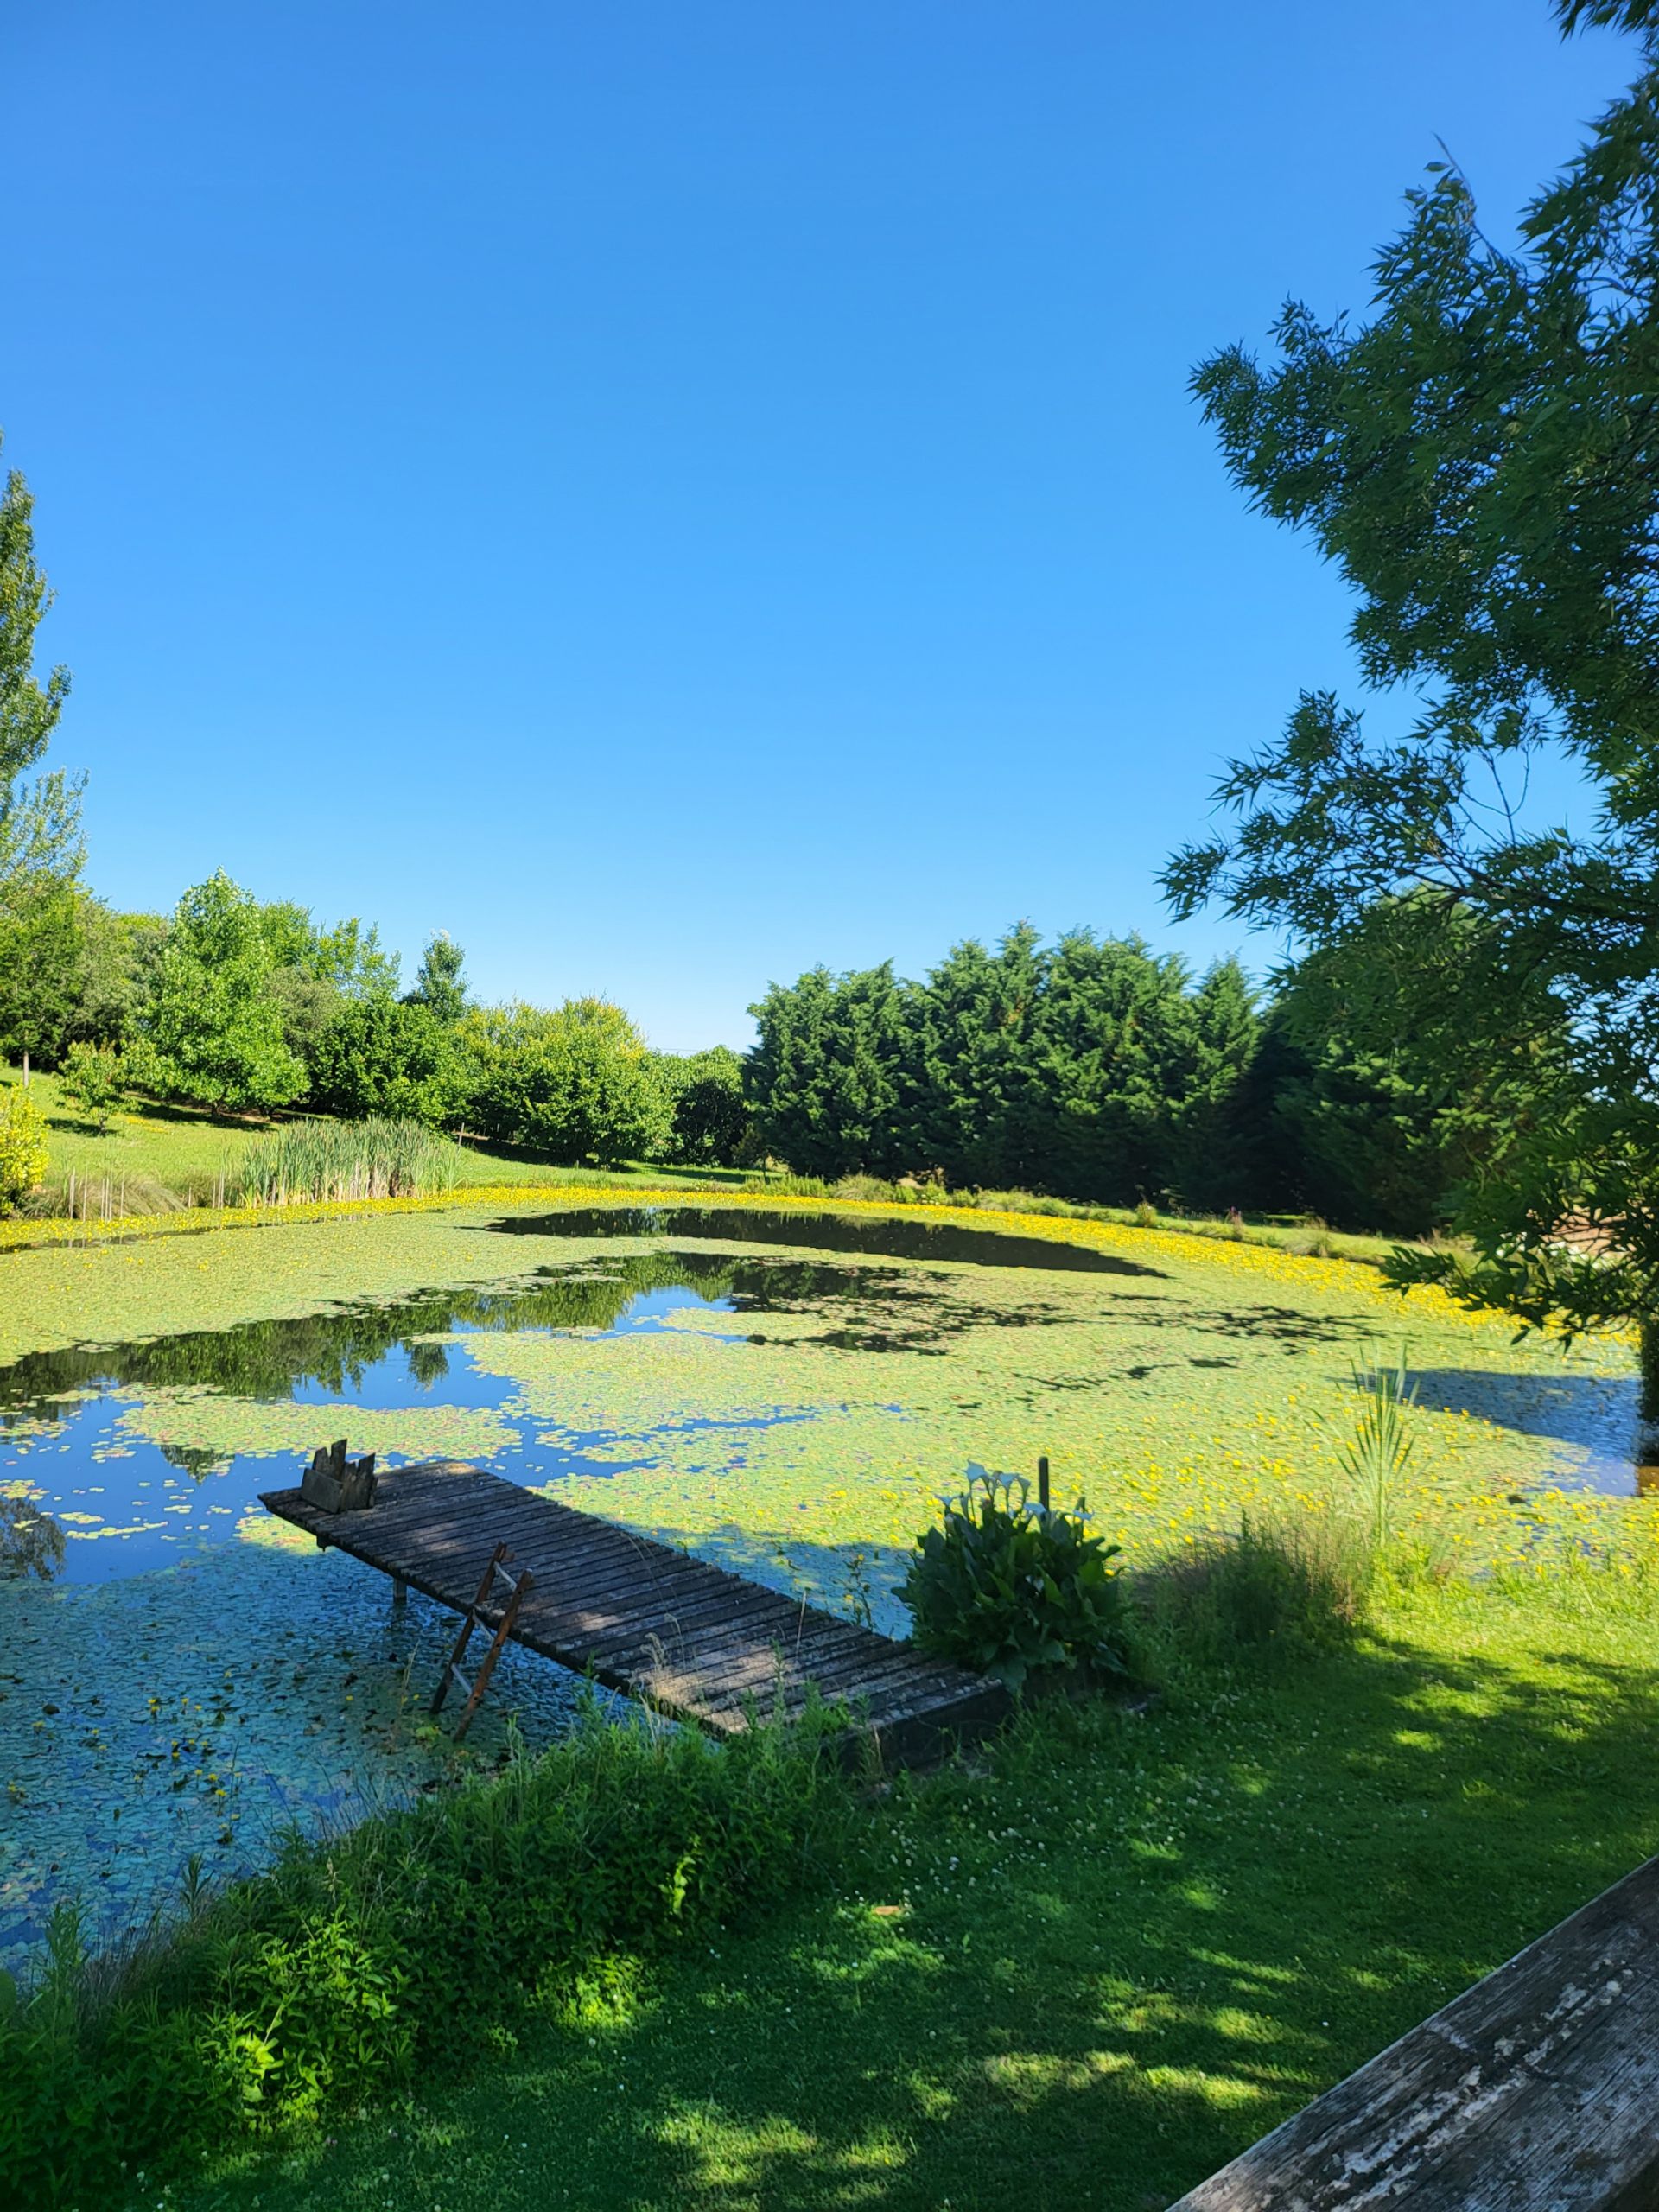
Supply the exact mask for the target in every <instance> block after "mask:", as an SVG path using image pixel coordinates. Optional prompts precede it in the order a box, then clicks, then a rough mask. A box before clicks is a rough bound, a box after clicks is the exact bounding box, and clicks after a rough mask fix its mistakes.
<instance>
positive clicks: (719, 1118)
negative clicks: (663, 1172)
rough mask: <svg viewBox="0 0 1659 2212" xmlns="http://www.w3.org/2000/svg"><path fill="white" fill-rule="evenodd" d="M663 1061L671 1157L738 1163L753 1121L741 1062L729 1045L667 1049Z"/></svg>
mask: <svg viewBox="0 0 1659 2212" xmlns="http://www.w3.org/2000/svg"><path fill="white" fill-rule="evenodd" d="M659 1065H660V1066H661V1069H662V1073H663V1078H664V1082H665V1083H666V1084H667V1086H668V1090H669V1096H670V1097H671V1101H672V1104H673V1113H674V1121H673V1134H672V1136H671V1141H670V1156H671V1158H672V1159H674V1160H679V1161H681V1162H683V1164H684V1165H685V1166H691V1167H733V1166H736V1165H737V1164H738V1162H739V1160H741V1157H742V1155H743V1153H744V1150H745V1147H746V1146H747V1142H748V1140H749V1136H750V1132H751V1122H752V1116H751V1115H750V1112H749V1108H748V1104H747V1101H746V1100H745V1098H744V1096H743V1063H742V1061H741V1059H740V1058H738V1056H737V1054H736V1053H735V1052H733V1051H732V1049H731V1047H730V1046H728V1045H715V1046H711V1047H710V1048H709V1051H707V1052H689V1053H687V1054H686V1055H685V1056H684V1058H675V1057H673V1056H672V1055H671V1054H668V1053H664V1054H663V1055H661V1057H660V1061H659Z"/></svg>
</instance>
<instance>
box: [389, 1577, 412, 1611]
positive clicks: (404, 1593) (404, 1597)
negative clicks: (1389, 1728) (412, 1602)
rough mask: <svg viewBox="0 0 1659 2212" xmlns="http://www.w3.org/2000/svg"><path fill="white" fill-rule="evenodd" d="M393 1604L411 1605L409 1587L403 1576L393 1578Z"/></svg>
mask: <svg viewBox="0 0 1659 2212" xmlns="http://www.w3.org/2000/svg"><path fill="white" fill-rule="evenodd" d="M391 1602H392V1604H393V1605H407V1604H408V1603H409V1585H408V1583H407V1582H405V1581H404V1578H403V1576H402V1575H401V1574H394V1575H393V1576H392V1578H391Z"/></svg>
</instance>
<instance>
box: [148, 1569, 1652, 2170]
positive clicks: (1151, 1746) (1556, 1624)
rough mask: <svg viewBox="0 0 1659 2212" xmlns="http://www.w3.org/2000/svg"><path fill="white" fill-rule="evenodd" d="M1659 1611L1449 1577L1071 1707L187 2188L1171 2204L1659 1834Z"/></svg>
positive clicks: (1572, 1580)
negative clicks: (1323, 1650) (1134, 1707)
mask: <svg viewBox="0 0 1659 2212" xmlns="http://www.w3.org/2000/svg"><path fill="white" fill-rule="evenodd" d="M1652 1597H1653V1593H1652V1592H1651V1590H1650V1589H1649V1588H1648V1587H1646V1586H1637V1585H1634V1584H1631V1583H1628V1582H1624V1581H1621V1580H1618V1578H1611V1579H1608V1578H1605V1577H1599V1576H1597V1575H1594V1574H1590V1573H1583V1574H1568V1575H1567V1576H1564V1577H1556V1578H1553V1579H1550V1580H1540V1581H1536V1582H1534V1583H1532V1584H1522V1583H1520V1582H1514V1583H1505V1584H1500V1585H1484V1586H1475V1585H1469V1584H1462V1583H1453V1584H1452V1585H1449V1586H1446V1587H1445V1588H1442V1589H1439V1590H1436V1589H1433V1588H1430V1589H1425V1590H1421V1591H1417V1592H1412V1593H1409V1594H1407V1595H1403V1596H1400V1595H1397V1596H1396V1597H1395V1598H1394V1599H1392V1600H1389V1601H1387V1602H1385V1603H1384V1604H1383V1606H1382V1607H1381V1609H1380V1610H1379V1611H1378V1613H1377V1615H1376V1620H1375V1623H1374V1625H1373V1627H1372V1628H1371V1630H1369V1631H1368V1632H1367V1633H1366V1634H1365V1635H1364V1636H1363V1637H1361V1638H1360V1639H1359V1640H1358V1641H1357V1643H1356V1644H1355V1645H1354V1646H1353V1648H1352V1649H1351V1650H1349V1651H1346V1652H1339V1653H1336V1654H1333V1655H1331V1656H1327V1657H1325V1658H1324V1659H1321V1660H1319V1661H1317V1662H1306V1663H1304V1664H1303V1665H1301V1666H1300V1667H1299V1668H1298V1669H1295V1670H1294V1671H1292V1672H1289V1673H1287V1674H1285V1675H1281V1676H1279V1677H1277V1678H1273V1677H1266V1678H1264V1677H1261V1676H1258V1675H1249V1674H1243V1675H1232V1676H1226V1675H1218V1676H1211V1677H1209V1678H1207V1679H1203V1678H1193V1679H1189V1680H1188V1681H1185V1682H1184V1683H1183V1682H1179V1681H1178V1682H1177V1683H1176V1684H1175V1685H1174V1688H1173V1694H1172V1697H1171V1700H1170V1702H1169V1703H1168V1705H1167V1706H1166V1707H1165V1709H1163V1710H1162V1711H1161V1712H1159V1713H1154V1714H1152V1715H1150V1716H1146V1717H1142V1718H1138V1719H1136V1718H1128V1717H1125V1716H1123V1715H1122V1714H1121V1713H1117V1712H1115V1711H1113V1710H1111V1709H1109V1708H1097V1709H1095V1710H1092V1711H1088V1712H1084V1713H1079V1714H1075V1715H1074V1714H1071V1713H1065V1712H1056V1711H1053V1710H1052V1709H1051V1710H1050V1711H1049V1712H1048V1713H1046V1714H1045V1715H1044V1717H1043V1718H1042V1719H1040V1720H1039V1721H1038V1722H1036V1723H1034V1724H1028V1725H1027V1726H1026V1727H1024V1728H1023V1729H1022V1730H1021V1731H1020V1732H1018V1733H1016V1735H1015V1737H1014V1738H1013V1739H1012V1740H1011V1741H1009V1742H1008V1743H1007V1744H1006V1745H1003V1746H1002V1747H1001V1748H1000V1749H999V1750H998V1751H996V1752H995V1755H994V1756H993V1757H992V1758H990V1760H989V1761H988V1763H987V1764H983V1765H982V1767H980V1768H978V1769H970V1770H964V1771H962V1772H958V1773H953V1774H946V1775H944V1776H941V1777H938V1778H936V1779H934V1780H931V1781H925V1782H922V1783H916V1784H912V1785H906V1786H905V1787H903V1788H901V1789H899V1791H898V1792H897V1793H896V1794H895V1795H894V1796H893V1798H891V1799H890V1800H888V1801H887V1802H883V1803H880V1804H878V1805H876V1806H875V1807H874V1808H872V1809H871V1810H870V1811H869V1813H868V1815H867V1816H866V1821H865V1824H864V1827H863V1829H862V1833H861V1836H860V1837H859V1839H858V1840H856V1842H855V1845H854V1846H853V1847H851V1848H850V1850H849V1855H848V1858H847V1859H846V1861H845V1863H844V1866H843V1868H842V1875H841V1878H840V1879H839V1882H838V1884H837V1885H836V1888H835V1889H834V1891H832V1892H831V1893H829V1895H828V1896H826V1897H821V1898H818V1899H816V1900H814V1901H811V1902H809V1903H807V1904H803V1905H801V1906H798V1907H795V1908H791V1909H790V1910H788V1911H787V1912H786V1913H785V1915H784V1916H782V1917H780V1918H778V1919H776V1920H774V1921H773V1922H772V1923H769V1924H768V1925H767V1926H766V1928H765V1929H761V1930H760V1931H758V1932H755V1933H751V1934H746V1935H744V1936H741V1937H738V1938H735V1939H733V1938H728V1937H715V1938H713V1939H711V1940H710V1941H709V1942H704V1943H702V1944H700V1946H699V1947H698V1948H697V1950H696V1953H695V1955H693V1954H690V1953H687V1954H683V1955H681V1956H680V1957H679V1958H678V1959H677V1961H675V1962H674V1963H673V1964H672V1965H671V1966H670V1967H664V1968H659V1969H653V1968H651V1967H644V1966H641V1967H637V1968H634V1967H627V1968H622V1969H620V1970H618V1971H617V1972H615V1973H613V1974H612V1975H611V1976H610V1977H609V1978H608V1980H607V1981H606V1983H605V1984H604V1985H603V1986H600V1985H598V1984H596V1983H595V1984H590V1985H589V1986H588V1989H587V1992H586V1993H585V1995H584V1994H583V1993H581V1992H580V1991H578V1992H576V1993H574V1994H573V1993H570V1992H566V1993H563V1995H561V1996H560V1997H559V1998H558V1999H556V2001H554V2002H553V2003H551V2004H550V2005H548V2006H547V2007H544V2008H543V2009H542V2010H540V2011H533V2012H531V2013H529V2014H527V2015H525V2016H524V2017H523V2018H520V2019H519V2020H518V2022H517V2023H516V2024H515V2026H514V2031H513V2043H512V2047H511V2048H508V2049H505V2050H503V2052H502V2053H501V2054H500V2055H499V2056H495V2057H493V2058H491V2059H489V2060H488V2061H486V2062H483V2063H480V2064H479V2065H478V2066H476V2067H475V2068H474V2070H473V2071H472V2073H471V2075H470V2076H469V2077H467V2078H466V2079H464V2080H462V2081H461V2082H457V2083H454V2084H452V2085H449V2086H446V2087H443V2088H438V2089H436V2090H434V2091H430V2092H425V2093H423V2094H418V2095H416V2096H414V2097H411V2098H408V2099H404V2100H399V2101H395V2102H390V2103H387V2104H385V2105H383V2106H382V2107H378V2109H377V2110H376V2111H375V2112H374V2113H372V2115H366V2116H365V2117H364V2118H362V2119H360V2120H358V2121H356V2122H354V2123H353V2124H352V2125H350V2126H327V2127H324V2126H316V2127H314V2128H312V2129H311V2130H310V2131H309V2132H308V2133H304V2134H302V2135H300V2136H297V2137H296V2138H294V2139H291V2140H290V2141H289V2142H288V2143H287V2144H285V2145H283V2146H281V2149H280V2150H279V2151H272V2152H265V2153H262V2154H260V2155H258V2156H257V2157H255V2158H252V2159H251V2160H250V2161H249V2162H248V2163H246V2164H245V2165H244V2166H243V2167H242V2168H241V2169H240V2170H237V2171H232V2170H226V2171H224V2172H222V2173H221V2174H220V2175H219V2177H217V2178H216V2179H215V2180H214V2181H213V2182H212V2183H210V2184H208V2185H207V2186H205V2187H202V2188H200V2189H199V2190H194V2191H193V2192H188V2193H186V2194H183V2195H181V2196H177V2197H175V2198H173V2199H169V2200H168V2201H169V2202H178V2203H179V2204H181V2205H188V2207H189V2208H190V2212H253V2209H254V2208H256V2207H257V2208H259V2212H323V2208H325V2207H326V2208H330V2212H332V2208H334V2207H347V2208H358V2207H362V2208H369V2207H380V2206H385V2205H389V2204H396V2205H397V2206H400V2207H405V2206H406V2207H416V2208H423V2212H427V2208H429V2209H430V2212H440V2208H442V2212H468V2209H469V2208H473V2207H478V2208H480V2212H481V2209H482V2208H485V2207H490V2208H496V2207H506V2208H513V2207H524V2208H529V2207H531V2206H538V2207H539V2206H542V2205H544V2204H548V2203H555V2204H559V2203H569V2204H570V2205H572V2206H577V2205H580V2206H582V2207H584V2208H588V2207H591V2208H611V2207H615V2208H617V2212H621V2208H623V2207H627V2208H629V2212H658V2208H661V2212H671V2208H679V2207H684V2206H688V2205H689V2206H696V2207H704V2208H708V2212H750V2208H754V2209H755V2212H760V2208H768V2207H784V2206H787V2207H791V2208H805V2207H817V2206H822V2207H825V2208H827V2207H829V2206H831V2205H836V2206H844V2205H847V2204H849V2203H856V2204H859V2205H861V2206H868V2207H880V2208H884V2212H886V2209H887V2208H891V2212H912V2209H913V2212H923V2208H927V2212H944V2208H957V2212H965V2208H969V2207H972V2208H975V2212H1001V2208H1004V2207H1007V2208H1008V2212H1014V2208H1019V2209H1020V2212H1029V2208H1033V2207H1034V2208H1040V2212H1062V2208H1073V2207H1076V2208H1098V2209H1099V2212H1149V2209H1150V2208H1152V2207H1154V2206H1160V2205H1163V2204H1165V2203H1166V2202H1169V2201H1170V2199H1171V2198H1172V2197H1173V2196H1176V2195H1177V2194H1178V2193H1179V2191H1180V2190H1183V2189H1184V2188H1185V2187H1188V2186H1190V2185H1191V2184H1192V2183H1193V2182H1195V2181H1196V2180H1198V2178H1199V2177H1201V2176H1203V2175H1204V2174H1205V2173H1206V2172H1208V2171H1211V2170H1212V2169H1213V2168H1214V2167H1215V2166H1216V2165H1217V2164H1220V2163H1222V2162H1223V2161H1224V2160H1225V2159H1226V2158H1228V2157H1230V2156H1231V2155H1232V2154H1233V2153H1234V2152H1236V2151H1237V2150H1238V2149H1240V2148H1242V2147H1243V2145H1245V2144H1247V2143H1248V2142H1249V2141H1251V2140H1253V2139H1255V2137H1256V2136H1258V2135H1260V2134H1261V2133H1263V2132H1264V2131H1265V2130H1266V2129H1267V2128H1268V2127H1270V2126H1273V2125H1274V2124H1275V2123H1276V2122H1277V2121H1278V2120H1281V2119H1282V2118H1284V2117H1285V2116H1287V2113H1289V2112H1291V2111H1292V2110H1294V2109H1295V2108H1296V2107H1298V2106H1300V2104H1301V2103H1303V2102H1304V2101H1306V2099H1307V2098H1308V2097H1309V2096H1311V2095H1313V2094H1317V2092H1318V2091H1319V2089H1321V2088H1324V2087H1325V2086H1327V2085H1328V2084H1329V2083H1330V2082H1332V2081H1334V2080H1336V2079H1338V2078H1339V2077H1340V2076H1341V2075H1343V2074H1344V2073H1345V2072H1347V2071H1348V2070H1350V2069H1351V2068H1352V2067H1353V2066H1355V2065H1357V2064H1358V2063H1360V2062H1361V2061H1363V2059H1364V2058H1366V2057H1367V2056H1370V2054H1371V2053H1373V2052H1374V2051H1376V2050H1379V2049H1380V2048H1382V2046H1383V2045H1384V2044H1386V2043H1387V2042H1389V2040H1390V2038H1391V2037H1394V2036H1395V2035H1396V2034H1398V2033H1399V2032H1401V2031H1402V2030H1404V2029H1405V2028H1406V2027H1408V2026H1409V2025H1410V2024H1413V2023H1414V2021H1416V2020H1417V2019H1419V2018H1422V2017H1423V2015H1424V2014H1426V2013H1427V2012H1429V2011H1431V2010H1432V2009H1433V2007H1434V2006H1436V2005H1438V2004H1440V2002H1441V2001H1443V2000H1444V1999H1446V1997H1448V1996H1449V1995H1451V1994H1452V1993H1453V1992H1455V1991H1456V1990H1457V1989H1459V1988H1460V1987H1462V1986H1465V1985H1466V1984H1467V1983H1468V1982H1469V1981H1471V1980H1473V1979H1475V1978H1476V1977H1478V1975H1479V1974H1482V1973H1484V1972H1486V1971H1488V1970H1489V1969H1490V1968H1491V1967H1494V1966H1496V1965H1497V1964H1498V1963H1499V1962H1500V1961H1502V1960H1503V1958H1504V1957H1506V1956H1508V1955H1510V1954H1511V1953H1512V1952H1513V1951H1514V1950H1515V1949H1516V1948H1517V1947H1518V1946H1519V1945H1521V1944H1522V1943H1524V1942H1527V1941H1529V1939H1530V1938H1531V1937H1532V1936H1535V1935H1537V1934H1539V1933H1540V1932H1541V1930H1542V1929H1545V1928H1547V1927H1548V1926H1549V1925H1551V1924H1552V1923H1554V1921H1555V1920H1556V1919H1558V1918H1560V1916H1562V1915H1563V1914H1565V1913H1566V1912H1567V1911H1568V1910H1571V1909H1573V1907H1574V1906H1575V1905H1577V1904H1579V1903H1580V1902H1582V1901H1583V1900H1584V1899H1585V1898H1586V1897H1589V1896H1590V1895H1592V1893H1593V1892H1595V1891H1597V1890H1599V1889H1600V1888H1602V1887H1604V1886H1605V1885H1606V1884H1607V1883H1609V1882H1610V1881H1611V1880H1613V1879H1615V1878H1617V1877H1618V1875H1620V1874H1621V1873H1623V1872H1625V1871H1627V1870H1628V1869H1629V1868H1630V1866H1633V1865H1635V1864H1637V1862H1638V1861H1639V1860H1640V1859H1642V1858H1643V1857H1644V1856H1645V1855H1646V1854H1647V1853H1649V1852H1651V1851H1652V1850H1653V1849H1654V1848H1655V1847H1656V1844H1659V1768H1656V1765H1655V1763H1654V1761H1653V1759H1652V1756H1651V1745H1652V1740H1653V1732H1654V1729H1655V1726H1656V1723H1659V1667H1656V1663H1655V1662H1656V1655H1655V1647H1654V1641H1653V1635H1652ZM157 2194H159V2192H157ZM143 2201H144V2202H154V2201H155V2198H154V2197H152V2196H146V2197H145V2198H144V2199H143Z"/></svg>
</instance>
